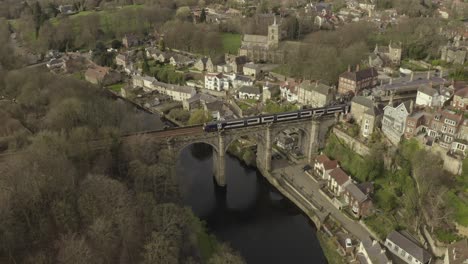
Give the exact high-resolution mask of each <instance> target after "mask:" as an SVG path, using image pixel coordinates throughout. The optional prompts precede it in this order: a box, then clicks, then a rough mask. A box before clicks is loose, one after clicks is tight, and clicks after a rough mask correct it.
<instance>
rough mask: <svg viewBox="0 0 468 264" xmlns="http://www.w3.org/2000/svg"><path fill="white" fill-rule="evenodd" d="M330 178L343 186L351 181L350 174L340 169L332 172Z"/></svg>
mask: <svg viewBox="0 0 468 264" xmlns="http://www.w3.org/2000/svg"><path fill="white" fill-rule="evenodd" d="M330 177H332V178H333V179H335V181H336V182H337V183H338V185H343V184H345V183H346V182H347V181H348V180H349V179H350V178H349V176H348V174H346V172H344V171H343V170H342V169H341V168H339V167H338V168H336V169H334V170H332V171H331V172H330Z"/></svg>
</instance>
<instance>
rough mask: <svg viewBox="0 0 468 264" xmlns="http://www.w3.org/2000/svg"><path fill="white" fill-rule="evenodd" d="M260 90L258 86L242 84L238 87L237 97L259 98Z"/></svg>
mask: <svg viewBox="0 0 468 264" xmlns="http://www.w3.org/2000/svg"><path fill="white" fill-rule="evenodd" d="M261 95H262V92H261V91H260V89H259V88H258V87H255V86H242V87H241V88H240V89H239V93H238V97H239V99H255V100H260V96H261Z"/></svg>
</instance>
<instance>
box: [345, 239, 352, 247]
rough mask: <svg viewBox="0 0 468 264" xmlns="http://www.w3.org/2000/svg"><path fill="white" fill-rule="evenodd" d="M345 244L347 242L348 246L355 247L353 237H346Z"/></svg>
mask: <svg viewBox="0 0 468 264" xmlns="http://www.w3.org/2000/svg"><path fill="white" fill-rule="evenodd" d="M345 244H346V248H350V247H353V242H352V241H351V238H347V239H345Z"/></svg>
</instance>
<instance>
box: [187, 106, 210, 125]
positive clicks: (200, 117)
mask: <svg viewBox="0 0 468 264" xmlns="http://www.w3.org/2000/svg"><path fill="white" fill-rule="evenodd" d="M212 119H213V118H212V117H211V116H210V115H209V113H208V112H206V111H205V110H203V109H197V110H195V111H194V112H193V113H192V114H191V115H190V118H189V120H188V125H198V124H203V123H206V122H210V121H211V120H212Z"/></svg>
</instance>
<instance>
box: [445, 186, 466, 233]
mask: <svg viewBox="0 0 468 264" xmlns="http://www.w3.org/2000/svg"><path fill="white" fill-rule="evenodd" d="M448 199H449V201H450V204H451V205H452V206H453V208H454V209H455V210H454V211H455V220H456V221H457V223H459V224H460V225H463V226H468V203H466V202H465V201H463V200H462V198H460V197H458V196H457V195H456V194H455V193H453V192H450V193H449V195H448Z"/></svg>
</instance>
